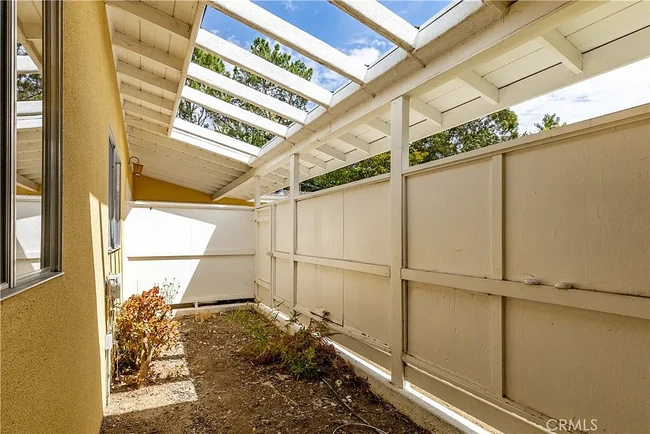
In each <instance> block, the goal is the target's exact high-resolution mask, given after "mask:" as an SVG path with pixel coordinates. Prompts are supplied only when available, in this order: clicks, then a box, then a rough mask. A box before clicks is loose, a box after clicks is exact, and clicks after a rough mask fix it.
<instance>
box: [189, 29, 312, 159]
mask: <svg viewBox="0 0 650 434" xmlns="http://www.w3.org/2000/svg"><path fill="white" fill-rule="evenodd" d="M250 49H251V53H253V54H255V55H256V56H259V57H261V58H262V59H265V60H268V61H269V62H271V63H273V64H274V65H277V66H279V67H280V68H283V69H286V70H287V71H289V72H291V73H293V74H296V75H298V76H299V77H302V78H304V79H306V80H311V77H312V74H313V69H312V68H308V67H307V65H306V64H305V63H304V62H303V61H301V60H292V58H291V54H289V53H283V52H282V50H281V49H280V45H278V44H275V45H273V46H271V44H270V43H269V41H267V40H266V39H262V38H255V40H254V41H253V44H252V45H251V47H250ZM192 62H193V63H196V64H198V65H201V66H203V67H204V68H207V69H209V70H211V71H214V72H216V73H218V74H222V75H225V76H226V77H229V78H232V79H233V80H235V81H237V82H239V83H242V84H244V85H246V86H248V87H251V88H253V89H255V90H258V91H260V92H262V93H264V94H266V95H270V96H272V97H274V98H277V99H279V100H280V101H283V102H286V103H287V104H291V105H293V106H294V107H298V108H299V109H301V110H305V109H306V107H307V100H306V99H305V98H303V97H301V96H299V95H296V94H295V93H293V92H290V91H288V90H286V89H283V88H282V87H280V86H277V85H275V84H273V83H271V82H270V81H268V80H265V79H263V78H261V77H259V76H257V75H255V74H251V73H250V72H248V71H245V70H243V69H241V68H237V67H235V68H233V70H232V73H231V72H229V71H228V70H227V69H226V66H225V64H224V62H223V61H222V60H221V59H219V58H218V57H216V56H213V55H211V54H209V53H205V52H203V51H201V50H199V49H198V48H195V49H194V52H193V53H192ZM187 85H188V86H190V87H192V88H194V89H198V90H201V91H203V92H205V93H207V94H209V95H212V96H214V97H216V98H219V99H222V100H224V101H226V102H228V103H230V104H233V105H235V106H237V107H241V108H243V109H245V110H248V111H251V112H253V113H256V114H258V115H260V116H263V117H265V118H268V119H271V120H273V121H275V122H278V123H281V124H283V125H289V124H290V123H291V121H289V120H288V119H284V118H282V117H281V116H278V115H276V114H274V113H271V112H269V111H267V110H263V109H261V108H259V107H257V106H255V105H252V104H250V103H248V102H246V101H243V100H241V99H238V98H234V97H232V96H231V95H227V94H225V93H223V92H219V91H216V90H214V89H212V88H210V87H208V86H205V85H203V84H200V83H198V82H196V81H194V80H189V79H188V82H187ZM178 117H180V118H181V119H184V120H187V121H191V122H193V123H196V124H198V125H201V126H203V127H205V128H209V129H211V130H214V131H217V132H220V133H222V134H225V135H228V136H230V137H234V138H236V139H239V140H241V141H244V142H246V143H250V144H252V145H254V146H258V147H262V146H264V144H266V142H268V141H269V140H270V139H271V138H272V137H273V135H272V134H271V133H267V132H266V131H262V130H259V129H257V128H254V127H251V126H249V125H246V124H244V123H242V122H239V121H237V120H234V119H231V118H229V117H227V116H224V115H222V114H220V113H213V112H211V111H209V110H206V109H204V108H203V107H201V106H199V105H197V104H194V103H191V102H188V101H182V102H181V104H180V105H179V109H178Z"/></svg>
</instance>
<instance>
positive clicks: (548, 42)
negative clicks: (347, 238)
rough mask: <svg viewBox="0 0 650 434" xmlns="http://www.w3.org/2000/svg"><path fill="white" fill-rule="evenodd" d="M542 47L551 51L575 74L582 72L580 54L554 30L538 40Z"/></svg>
mask: <svg viewBox="0 0 650 434" xmlns="http://www.w3.org/2000/svg"><path fill="white" fill-rule="evenodd" d="M539 41H540V42H541V43H542V45H543V46H544V47H545V48H546V49H548V50H551V51H552V52H553V53H555V55H556V56H557V57H558V59H559V60H560V61H561V62H562V63H563V64H564V65H566V67H567V68H569V69H570V70H571V71H573V72H574V73H576V74H580V73H581V72H582V52H580V50H578V49H577V48H576V46H575V45H573V44H572V43H571V42H569V41H568V40H567V38H565V37H564V36H562V34H561V33H560V32H558V31H557V30H556V29H555V30H552V31H550V32H549V33H546V34H545V35H542V36H541V37H540V38H539Z"/></svg>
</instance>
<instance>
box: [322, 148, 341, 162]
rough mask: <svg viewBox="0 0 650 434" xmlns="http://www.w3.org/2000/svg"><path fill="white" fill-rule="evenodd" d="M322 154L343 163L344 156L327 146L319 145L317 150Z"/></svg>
mask: <svg viewBox="0 0 650 434" xmlns="http://www.w3.org/2000/svg"><path fill="white" fill-rule="evenodd" d="M316 149H318V150H319V151H321V152H322V153H323V154H326V155H329V156H330V157H333V158H336V159H337V160H339V161H345V154H344V153H343V152H341V151H339V150H338V149H334V148H332V147H331V146H329V145H320V146H319V147H318V148H316Z"/></svg>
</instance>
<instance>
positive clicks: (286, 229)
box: [275, 202, 291, 253]
mask: <svg viewBox="0 0 650 434" xmlns="http://www.w3.org/2000/svg"><path fill="white" fill-rule="evenodd" d="M276 216H277V217H276V219H277V220H276V229H275V230H276V233H277V236H276V239H275V249H276V250H277V251H279V252H284V253H291V204H290V203H289V202H283V203H280V204H278V205H277V207H276Z"/></svg>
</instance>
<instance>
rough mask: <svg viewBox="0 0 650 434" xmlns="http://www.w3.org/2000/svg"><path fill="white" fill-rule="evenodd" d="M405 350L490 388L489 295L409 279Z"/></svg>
mask: <svg viewBox="0 0 650 434" xmlns="http://www.w3.org/2000/svg"><path fill="white" fill-rule="evenodd" d="M407 304H408V332H407V336H408V346H407V348H408V353H409V354H410V355H412V356H415V357H418V358H420V359H422V360H425V361H426V362H428V363H431V364H433V365H435V366H437V367H439V368H442V369H444V370H445V371H447V372H451V373H453V374H455V375H457V376H459V377H461V378H464V379H466V380H468V381H471V382H474V383H476V384H479V385H481V386H483V387H485V388H488V387H490V311H489V297H488V296H487V295H484V294H478V293H473V292H468V291H462V290H458V289H454V288H447V287H443V286H435V285H428V284H423V283H414V282H409V285H408V292H407Z"/></svg>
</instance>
